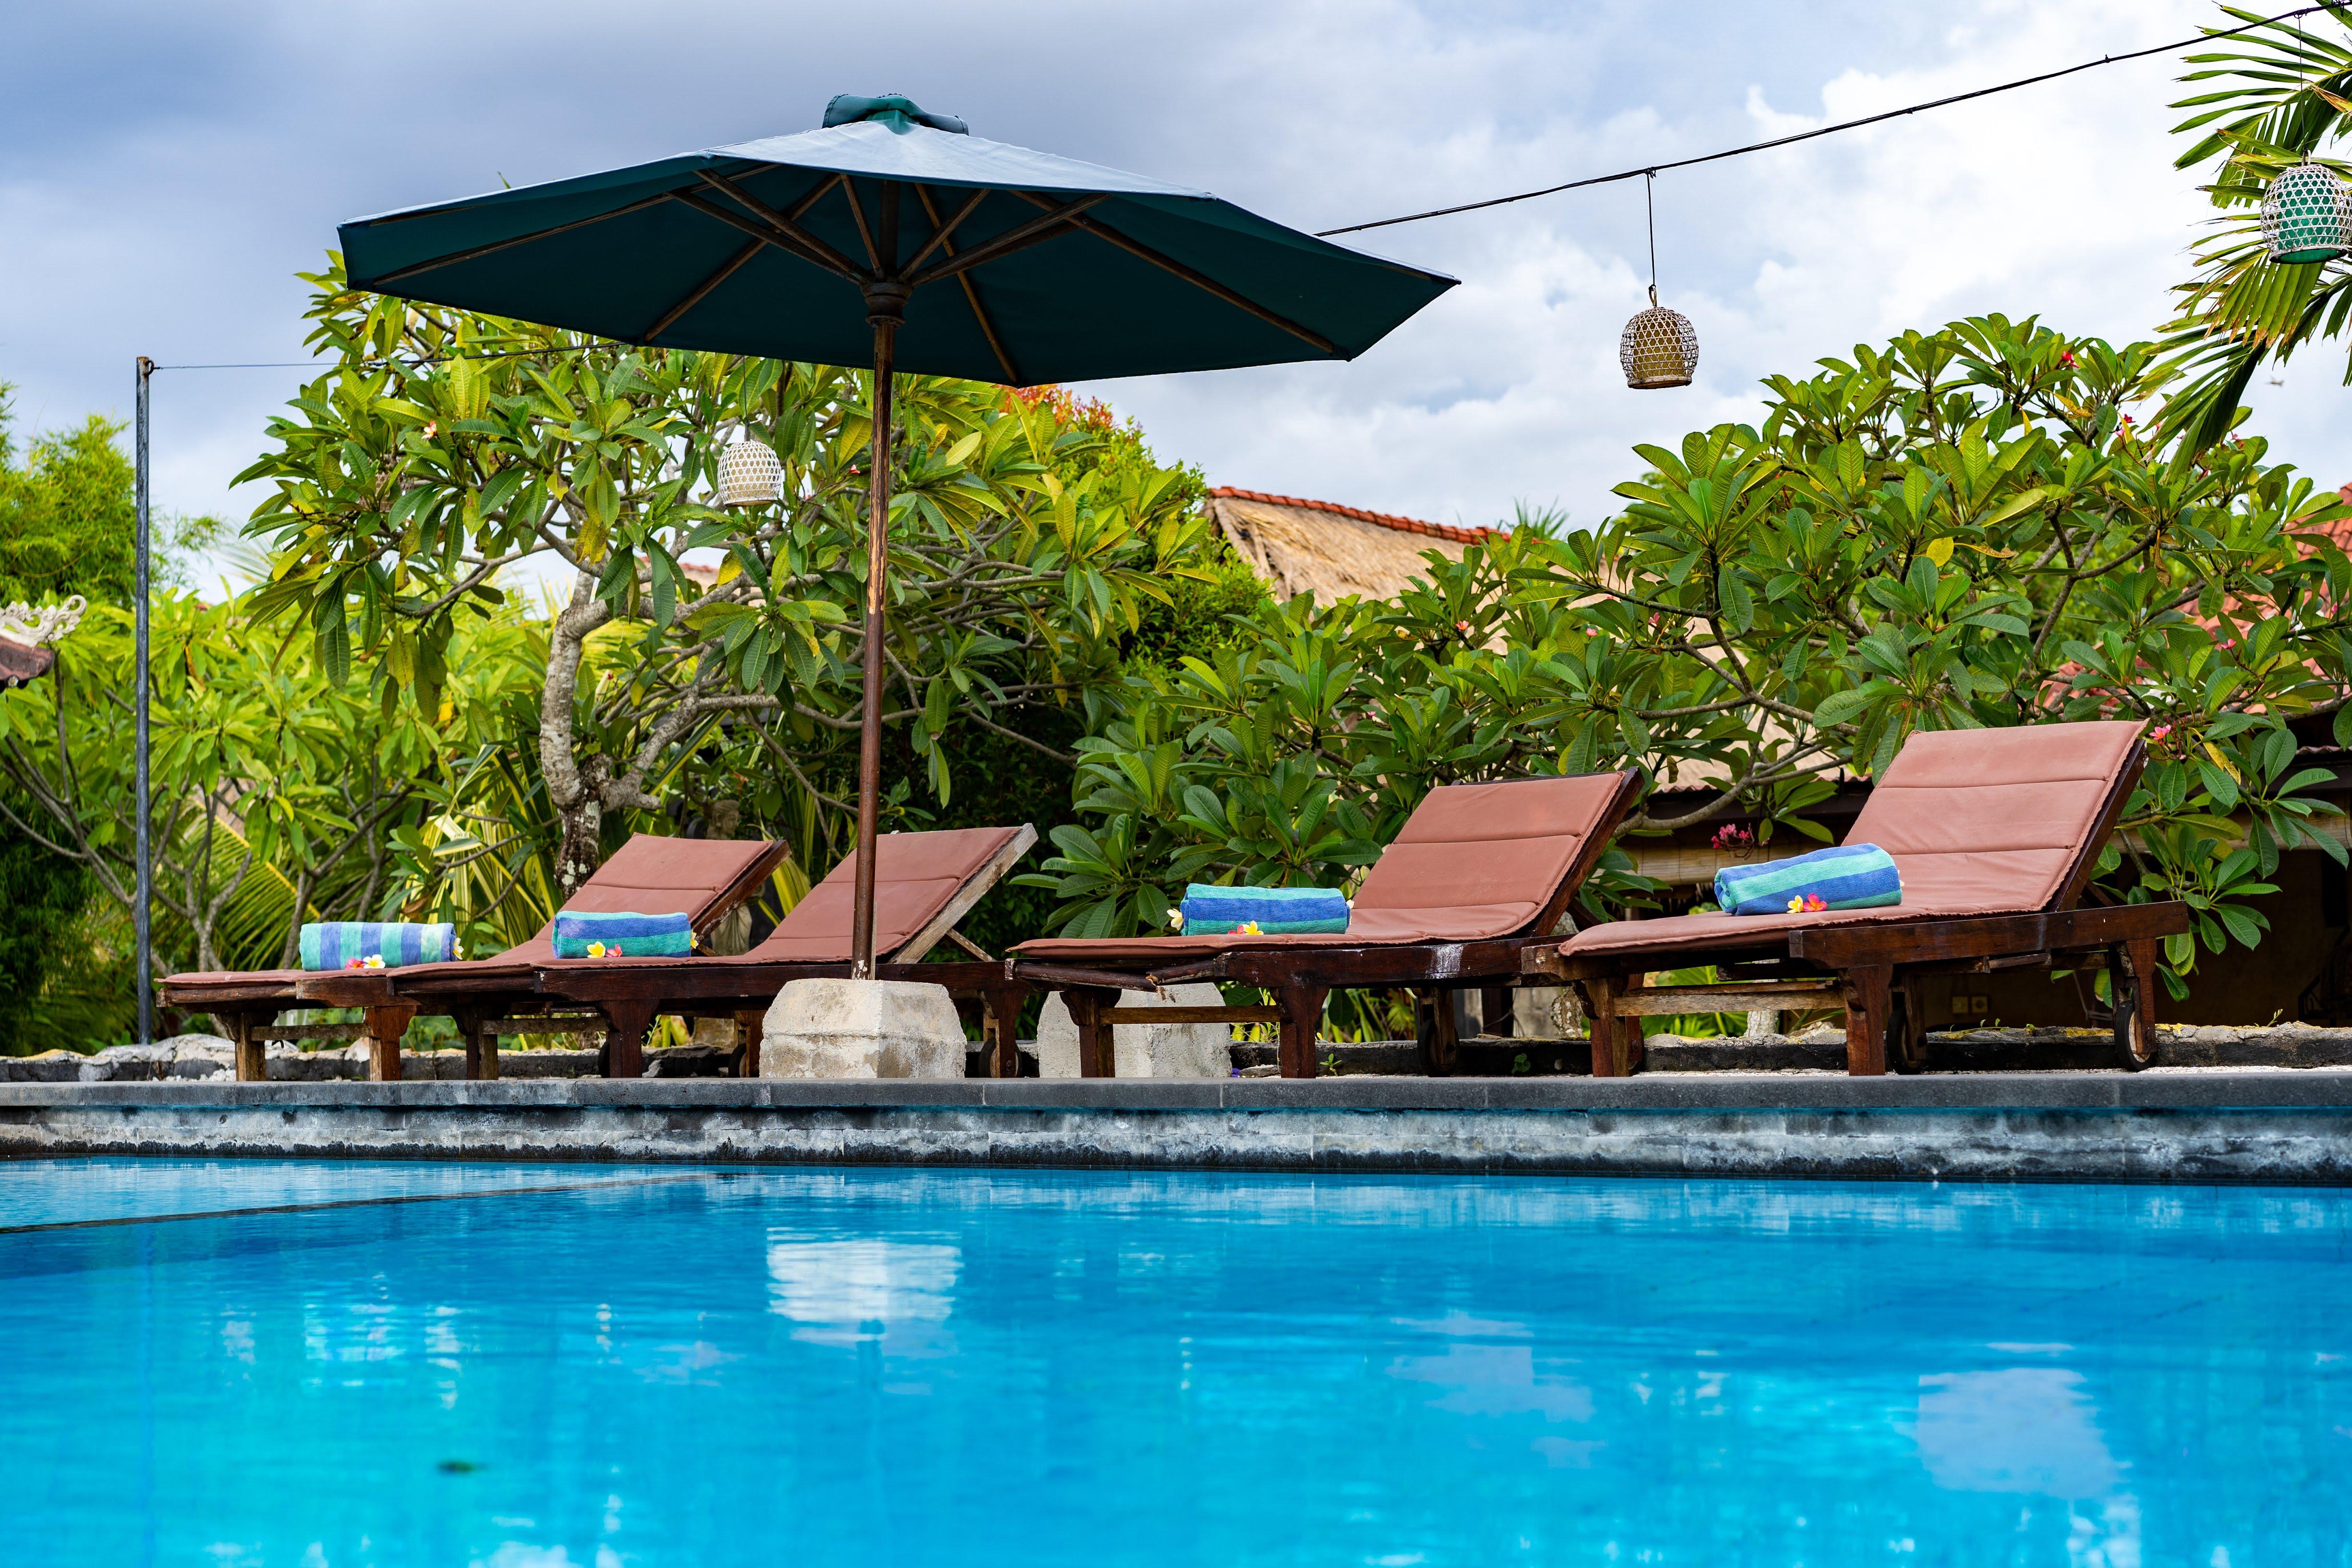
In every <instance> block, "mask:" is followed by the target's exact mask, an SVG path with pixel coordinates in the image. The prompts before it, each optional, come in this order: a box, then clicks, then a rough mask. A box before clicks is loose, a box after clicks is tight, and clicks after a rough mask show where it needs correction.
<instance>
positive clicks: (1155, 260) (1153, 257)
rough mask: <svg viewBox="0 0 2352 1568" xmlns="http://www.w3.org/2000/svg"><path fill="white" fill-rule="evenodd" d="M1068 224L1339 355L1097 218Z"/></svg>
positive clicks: (1040, 201) (1320, 339)
mask: <svg viewBox="0 0 2352 1568" xmlns="http://www.w3.org/2000/svg"><path fill="white" fill-rule="evenodd" d="M1013 195H1017V196H1019V197H1020V198H1021V199H1022V200H1023V201H1025V202H1028V203H1030V204H1032V205H1036V206H1043V205H1045V197H1043V196H1034V195H1030V194H1029V193H1028V192H1026V191H1015V192H1014V193H1013ZM1070 223H1071V226H1073V227H1076V228H1082V229H1084V230H1086V231H1087V233H1088V234H1091V235H1093V236H1094V237H1096V238H1097V239H1099V240H1103V241H1105V242H1107V243H1108V244H1111V245H1115V246H1117V247H1119V248H1120V249H1121V250H1124V251H1126V252H1127V253H1128V254H1129V255H1130V256H1134V257H1139V258H1141V259H1143V260H1145V261H1149V262H1150V263H1151V265H1153V266H1154V267H1157V268H1160V269H1161V270H1163V271H1167V272H1172V273H1174V274H1175V275H1176V276H1177V277H1179V278H1181V279H1184V281H1185V282H1187V283H1190V284H1191V285H1192V287H1193V288H1195V289H1200V290H1202V292H1203V293H1207V294H1213V295H1215V296H1216V297H1217V298H1218V299H1220V300H1223V301H1224V302H1225V303H1226V304H1228V305H1231V306H1233V307H1234V309H1235V310H1246V311H1248V312H1249V313H1250V314H1251V315H1253V316H1255V317H1256V318H1257V319H1258V320H1259V321H1264V322H1265V323H1266V324H1267V325H1268V326H1274V327H1280V328H1281V329H1282V330H1283V331H1286V332H1288V333H1289V334H1290V335H1291V336H1292V337H1294V338H1297V339H1299V340H1300V341H1302V342H1308V343H1312V344H1313V345H1314V346H1315V347H1317V348H1318V349H1320V350H1322V351H1323V352H1324V353H1327V354H1337V353H1339V345H1338V344H1337V343H1335V342H1332V341H1331V340H1330V339H1328V338H1327V337H1325V336H1324V335H1323V334H1322V333H1320V332H1318V331H1315V330H1313V329H1312V328H1310V327H1302V326H1300V325H1299V324H1298V323H1297V322H1296V321H1292V320H1290V318H1288V317H1287V316H1284V315H1281V314H1279V313H1277V312H1276V311H1273V310H1267V309H1266V308H1265V306H1263V305H1261V304H1259V303H1258V302H1257V301H1256V300H1252V299H1250V298H1248V297H1247V296H1246V295H1243V294H1238V293H1235V292H1234V290H1233V289H1228V288H1226V287H1225V286H1224V285H1223V284H1222V283H1220V282H1218V281H1217V280H1216V279H1213V278H1212V277H1210V276H1209V275H1208V274H1207V273H1205V272H1197V271H1195V270H1193V269H1192V268H1190V267H1187V266H1185V265H1184V264H1183V263H1182V262H1181V261H1179V260H1177V259H1176V258H1174V257H1172V256H1162V255H1161V254H1160V252H1159V251H1156V250H1154V249H1152V248H1151V247H1150V246H1148V245H1146V244H1144V243H1143V242H1142V241H1141V240H1139V239H1131V238H1129V237H1128V236H1126V235H1123V234H1121V233H1119V232H1118V230H1117V229H1115V228H1112V227H1110V226H1108V225H1107V224H1104V223H1102V222H1100V221H1099V220H1097V219H1095V218H1090V217H1077V218H1072V219H1071V220H1070Z"/></svg>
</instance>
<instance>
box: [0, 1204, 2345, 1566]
mask: <svg viewBox="0 0 2352 1568" xmlns="http://www.w3.org/2000/svg"><path fill="white" fill-rule="evenodd" d="M383 1199H401V1200H410V1201H399V1202H383V1201H377V1200H383ZM240 1210H242V1211H256V1210H258V1211H269V1212H244V1213H238V1212H234V1211H240ZM223 1211H230V1212H223ZM192 1213H203V1214H208V1215H212V1216H213V1217H205V1218H164V1217H161V1216H165V1215H184V1214H192ZM114 1221H127V1222H129V1223H100V1222H114ZM26 1227H43V1228H26ZM0 1302H5V1317H0V1323H5V1335H6V1338H5V1348H6V1353H5V1356H0V1435H5V1436H4V1437H0V1447H4V1448H5V1485H0V1538H5V1547H6V1550H5V1551H0V1561H5V1563H8V1564H10V1565H11V1568H15V1565H18V1564H25V1563H39V1564H50V1563H71V1564H76V1565H81V1564H138V1563H200V1564H207V1565H215V1568H229V1565H234V1564H269V1565H272V1568H277V1565H284V1568H362V1565H370V1564H373V1565H381V1568H417V1565H436V1568H438V1565H457V1568H463V1565H469V1564H484V1565H489V1568H618V1565H622V1564H678V1565H688V1568H700V1565H704V1564H714V1565H715V1564H739V1563H740V1564H762V1565H767V1564H802V1563H908V1564H933V1563H942V1564H987V1565H993V1564H1019V1565H1022V1568H1058V1565H1061V1564H1081V1563H1083V1564H1088V1565H1101V1564H1123V1563H1187V1564H1189V1563H1202V1564H1220V1565H1222V1564H1231V1563H1286V1564H1287V1563H1305V1564H1319V1563H1364V1564H1379V1565H1386V1568H1402V1565H1406V1564H1421V1563H1429V1564H1451V1563H1593V1564H1633V1563H1706V1564H1732V1563H1774V1564H1781V1563H1818V1564H1829V1565H1837V1564H1849V1563H1906V1564H1907V1563H1971V1564H1973V1563H2000V1564H2029V1563H2032V1564H2038V1563H2061V1564H2068V1565H2070V1568H2139V1565H2147V1568H2156V1565H2158V1564H2174V1563H2185V1564H2194V1565H2196V1568H2252V1565H2254V1564H2273V1563H2285V1564H2338V1565H2340V1564H2346V1563H2352V1194H2336V1193H2327V1192H2294V1191H2275V1190H2273V1191H2261V1190H2244V1189H2239V1190H2213V1189H2180V1188H2170V1189H2161V1190H2158V1189H2149V1188H2126V1187H2063V1186H2035V1187H2022V1186H2021V1187H1972V1186H1971V1187H1941V1188H1936V1187H1925V1186H1915V1185H1895V1184H1885V1185H1863V1184H1854V1185H1831V1184H1741V1183H1715V1184H1685V1183H1678V1182H1606V1183H1602V1182H1576V1181H1558V1180H1507V1181H1462V1180H1454V1179H1435V1178H1432V1179H1426V1180H1419V1179H1396V1178H1388V1177H1364V1178H1319V1179H1318V1178H1305V1177H1297V1178H1290V1177H1270V1176H1253V1175H1233V1176H1221V1175H1141V1174H1121V1173H1105V1174H1093V1173H939V1172H908V1171H816V1172H811V1171H797V1172H777V1171H764V1172H748V1173H708V1172H692V1171H684V1170H679V1169H676V1168H666V1169H634V1168H632V1169H616V1168H591V1167H580V1166H563V1167H553V1168H535V1169H534V1168H521V1167H513V1166H454V1165H453V1166H428V1165H359V1164H348V1165H294V1164H273V1163H222V1164H216V1165H206V1164H197V1163H163V1162H152V1163H149V1162H134V1161H98V1162H79V1161H76V1162H66V1161H58V1162H25V1163H13V1164H0Z"/></svg>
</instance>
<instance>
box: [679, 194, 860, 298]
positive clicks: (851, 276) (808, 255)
mask: <svg viewBox="0 0 2352 1568" xmlns="http://www.w3.org/2000/svg"><path fill="white" fill-rule="evenodd" d="M670 200H672V201H674V202H682V203H684V204H685V205H688V206H690V207H692V208H693V209H694V210H695V211H696V212H698V213H702V214H704V215H706V216H710V217H715V218H717V219H718V220H719V222H720V223H723V224H725V225H727V226H729V227H730V228H739V229H741V230H742V231H743V232H744V233H745V234H748V235H750V236H751V237H752V238H753V239H756V240H759V241H761V243H763V244H767V245H772V246H774V247H776V248H777V249H778V250H781V251H782V252H783V253H784V254H785V255H786V256H789V257H791V258H793V259H794V260H796V261H806V262H809V263H811V264H812V265H814V266H817V267H822V268H824V269H825V270H826V271H827V272H832V273H836V274H838V275H839V276H841V277H843V278H845V279H848V280H849V281H850V282H852V283H855V284H856V285H857V286H858V287H860V288H864V287H865V285H866V275H865V274H864V273H862V272H860V271H859V270H857V268H856V266H855V265H854V264H852V263H851V262H849V260H848V259H847V258H838V261H839V265H836V264H835V259H828V258H826V257H824V255H821V254H819V253H817V252H815V251H813V250H809V249H806V248H804V247H802V245H801V244H800V243H799V242H798V241H797V240H795V239H794V238H793V237H792V236H791V235H789V234H783V233H779V232H778V231H776V230H774V229H772V228H769V227H767V226H765V225H763V224H761V223H760V222H758V221H757V220H756V219H753V218H748V217H745V216H742V215H741V214H740V213H731V212H729V211H728V210H727V209H726V208H725V207H722V206H720V205H719V204H718V203H717V202H713V201H709V200H706V199H704V198H703V197H701V196H698V195H695V194H694V193H693V192H691V191H672V192H671V193H670ZM827 248H828V249H830V248H831V247H827Z"/></svg>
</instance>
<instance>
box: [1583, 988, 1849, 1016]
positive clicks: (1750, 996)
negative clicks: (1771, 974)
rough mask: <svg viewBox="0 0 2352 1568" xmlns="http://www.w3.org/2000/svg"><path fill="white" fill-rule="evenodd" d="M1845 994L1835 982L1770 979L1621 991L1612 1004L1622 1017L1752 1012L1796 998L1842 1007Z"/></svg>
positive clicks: (1615, 1012)
mask: <svg viewBox="0 0 2352 1568" xmlns="http://www.w3.org/2000/svg"><path fill="white" fill-rule="evenodd" d="M1843 995H1844V993H1843V992H1842V991H1841V990H1840V989H1839V988H1838V986H1837V985H1836V984H1835V983H1833V982H1830V981H1818V980H1812V981H1809V980H1769V981H1764V982H1761V983H1759V984H1754V985H1736V986H1733V985H1661V986H1655V987H1650V988H1645V989H1643V990H1639V991H1621V992H1619V993H1618V994H1617V996H1616V998H1615V1000H1614V1001H1612V1003H1611V1004H1610V1007H1611V1010H1612V1012H1613V1013H1614V1014H1615V1015H1616V1016H1618V1017H1621V1018H1630V1017H1640V1016H1657V1015H1659V1014H1666V1013H1749V1012H1757V1011H1762V1010H1764V1009H1763V1008H1760V1007H1759V1004H1763V1003H1772V1002H1779V1001H1782V1000H1786V999H1793V998H1796V997H1806V996H1813V997H1821V996H1826V997H1829V998H1831V999H1832V1000H1837V1001H1839V1005H1843V1000H1842V998H1843Z"/></svg>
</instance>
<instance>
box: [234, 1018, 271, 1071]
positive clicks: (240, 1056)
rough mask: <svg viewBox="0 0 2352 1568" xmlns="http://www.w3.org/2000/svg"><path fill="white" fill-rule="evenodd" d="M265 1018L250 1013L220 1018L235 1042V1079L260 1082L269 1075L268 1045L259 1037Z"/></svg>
mask: <svg viewBox="0 0 2352 1568" xmlns="http://www.w3.org/2000/svg"><path fill="white" fill-rule="evenodd" d="M272 1021H274V1019H265V1018H263V1017H261V1016H257V1015H256V1014H252V1013H235V1014H231V1015H230V1016H228V1017H226V1018H225V1019H223V1020H222V1022H224V1023H226V1025H227V1026H229V1037H230V1038H231V1039H233V1040H235V1041H236V1081H237V1082H239V1083H260V1082H262V1081H263V1080H265V1079H268V1077H269V1047H268V1044H267V1043H266V1042H264V1040H263V1039H262V1037H261V1028H262V1026H263V1025H264V1024H265V1023H268V1022H272Z"/></svg>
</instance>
